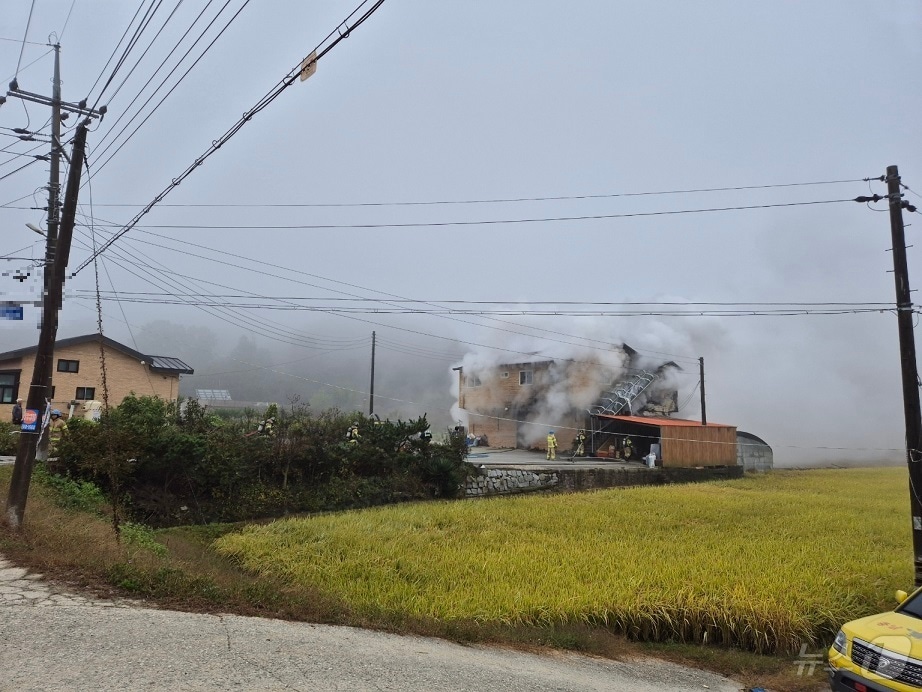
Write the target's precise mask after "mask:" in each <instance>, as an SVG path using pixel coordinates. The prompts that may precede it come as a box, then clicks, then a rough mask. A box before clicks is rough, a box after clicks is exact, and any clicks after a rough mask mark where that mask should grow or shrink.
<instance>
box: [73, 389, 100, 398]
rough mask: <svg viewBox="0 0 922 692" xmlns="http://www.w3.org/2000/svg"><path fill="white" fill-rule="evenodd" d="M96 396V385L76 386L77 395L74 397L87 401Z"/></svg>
mask: <svg viewBox="0 0 922 692" xmlns="http://www.w3.org/2000/svg"><path fill="white" fill-rule="evenodd" d="M95 398H96V387H77V396H75V397H74V399H79V400H80V401H89V400H90V399H95Z"/></svg>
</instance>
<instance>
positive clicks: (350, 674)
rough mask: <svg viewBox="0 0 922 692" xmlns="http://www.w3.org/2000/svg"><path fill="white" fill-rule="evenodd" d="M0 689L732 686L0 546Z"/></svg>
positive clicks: (646, 664)
mask: <svg viewBox="0 0 922 692" xmlns="http://www.w3.org/2000/svg"><path fill="white" fill-rule="evenodd" d="M0 671H2V672H0V690H4V691H5V690H17V692H25V691H27V690H42V691H45V690H78V691H79V690H94V691H95V690H161V689H169V690H304V691H311V692H313V691H315V690H316V691H324V692H325V691H327V690H330V691H332V690H349V691H353V690H356V691H360V690H400V691H401V692H424V691H425V692H439V691H446V692H447V691H455V690H457V691H461V690H470V691H472V692H473V691H475V690H476V691H481V690H503V692H545V691H547V692H550V691H551V690H554V691H557V692H562V691H570V690H572V691H573V692H576V691H577V690H579V691H588V690H630V691H631V692H659V691H661V690H663V691H665V690H668V691H670V692H691V691H692V690H695V691H696V692H700V691H701V690H714V691H716V692H737V691H738V690H739V689H740V687H741V686H740V685H738V684H736V683H734V682H732V681H730V680H727V679H726V678H722V677H719V676H717V675H713V674H711V673H705V672H701V671H697V670H691V669H687V668H683V667H681V666H677V665H674V664H671V663H665V662H662V661H656V660H642V661H634V662H630V663H624V662H616V661H609V660H604V659H596V658H590V657H587V656H579V655H575V654H563V653H560V654H553V655H547V656H538V655H533V654H525V653H520V652H516V651H508V650H504V649H498V648H491V647H483V646H460V645H457V644H452V643H449V642H445V641H442V640H439V639H431V638H423V637H405V636H397V635H391V634H381V633H377V632H370V631H366V630H360V629H355V628H351V627H330V626H326V625H311V624H307V623H296V622H286V621H283V620H270V619H265V618H251V617H240V616H236V615H218V616H216V615H200V614H195V613H181V612H174V611H169V610H157V609H153V608H148V607H145V606H144V604H142V603H138V602H133V601H105V600H96V599H91V598H85V597H83V596H78V595H75V594H71V593H68V592H66V591H64V590H62V589H60V588H58V587H56V586H55V585H54V584H50V583H46V582H44V581H42V580H41V579H40V577H39V576H38V575H33V574H28V573H27V572H26V570H24V569H20V568H17V567H13V566H11V565H10V564H9V563H8V562H6V561H4V560H3V559H2V558H0Z"/></svg>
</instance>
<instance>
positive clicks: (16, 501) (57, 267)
mask: <svg viewBox="0 0 922 692" xmlns="http://www.w3.org/2000/svg"><path fill="white" fill-rule="evenodd" d="M85 147H86V124H85V123H81V124H80V125H78V126H77V133H76V135H75V136H74V150H73V152H72V154H71V165H70V173H69V175H68V177H67V190H66V192H65V196H64V209H63V212H62V215H61V226H60V229H59V231H60V233H59V236H58V239H57V241H58V242H57V248H56V250H55V253H54V266H53V268H52V267H46V268H45V272H46V274H47V273H48V272H49V271H51V281H50V283H48V290H47V291H46V292H45V295H44V296H43V297H42V328H41V334H40V336H39V341H38V351H37V352H36V353H35V364H34V366H33V369H32V383H31V384H30V386H29V396H28V399H27V400H26V409H30V410H33V411H39V412H44V411H45V408H46V401H45V400H46V395H47V393H48V382H49V381H50V380H51V373H52V365H53V363H54V342H55V337H56V336H57V332H58V311H59V310H60V308H61V299H62V296H63V293H64V275H65V272H66V270H67V261H68V259H69V256H70V242H71V238H72V236H73V232H74V219H75V217H76V214H77V195H78V193H79V191H80V174H81V171H82V170H83V159H84V149H85ZM39 420H40V421H42V420H43V417H42V416H41V413H40V414H39ZM36 428H37V429H36V430H34V431H26V430H23V431H22V432H21V434H20V436H19V449H18V450H17V452H16V463H15V465H14V466H13V476H12V478H11V479H10V490H9V495H8V496H7V501H6V515H7V523H8V524H9V525H10V527H12V528H14V529H20V528H22V520H23V515H24V514H25V511H26V500H27V498H28V496H29V483H30V482H31V480H32V467H33V466H34V465H35V447H36V443H37V442H38V438H39V436H40V435H41V432H42V424H41V423H39V425H37V426H36Z"/></svg>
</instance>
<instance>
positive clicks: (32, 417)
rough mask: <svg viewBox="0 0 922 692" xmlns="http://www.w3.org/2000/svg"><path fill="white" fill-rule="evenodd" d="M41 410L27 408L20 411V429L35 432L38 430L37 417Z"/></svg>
mask: <svg viewBox="0 0 922 692" xmlns="http://www.w3.org/2000/svg"><path fill="white" fill-rule="evenodd" d="M39 414H41V411H39V410H38V409H35V408H27V409H26V410H25V411H23V412H22V431H23V432H35V431H36V430H38V417H39Z"/></svg>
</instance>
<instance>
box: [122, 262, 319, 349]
mask: <svg viewBox="0 0 922 692" xmlns="http://www.w3.org/2000/svg"><path fill="white" fill-rule="evenodd" d="M136 254H139V255H141V256H142V257H145V258H146V259H148V261H153V262H154V265H150V264H147V265H141V264H140V263H139V262H138V261H137V259H136V258H125V257H124V256H122V255H119V258H120V259H123V260H126V261H130V262H132V263H133V264H134V265H135V266H136V267H138V268H141V267H145V268H148V269H150V270H151V272H156V273H157V274H158V275H159V276H160V278H161V279H162V280H163V281H165V282H167V283H169V284H172V286H173V287H181V288H182V289H183V290H185V291H189V290H190V289H189V288H188V286H189V285H188V284H184V283H183V281H181V280H180V279H185V280H187V281H190V282H192V283H199V284H201V283H209V284H213V285H216V286H220V287H222V288H227V287H226V286H223V285H221V284H215V283H214V282H208V281H203V280H199V279H195V278H193V277H188V276H185V275H181V274H178V273H176V272H172V271H170V270H169V269H167V267H165V266H164V265H163V264H162V263H159V262H156V261H155V260H151V258H149V257H148V256H146V255H145V254H144V253H140V252H137V253H136ZM155 265H156V266H155ZM119 266H122V268H123V269H124V268H125V267H124V266H123V265H119ZM132 273H133V272H132ZM135 276H137V274H135ZM170 277H174V278H170ZM177 277H178V278H177ZM148 283H150V282H148ZM167 290H168V291H169V292H170V295H172V296H174V297H175V298H177V299H178V301H179V302H181V303H183V304H192V301H191V300H189V299H188V298H183V297H182V296H183V295H185V294H177V293H176V291H175V290H170V289H169V288H167ZM254 295H257V294H254ZM122 300H123V301H124V300H125V299H124V298H123V299H122ZM126 302H127V301H126ZM211 307H216V308H218V309H219V310H220V306H217V305H215V306H211ZM206 312H207V311H206ZM209 314H213V313H209ZM221 314H222V315H223V318H224V319H225V320H227V319H229V318H230V316H231V315H233V316H235V317H236V318H238V319H239V320H242V321H243V322H244V323H247V324H249V325H250V327H251V329H250V331H253V333H257V334H260V335H263V336H267V338H273V339H276V340H279V338H278V337H283V338H284V339H287V340H288V341H286V343H291V344H292V345H302V346H305V347H307V348H317V347H318V346H317V345H316V344H317V343H319V341H318V339H316V338H313V337H308V336H304V335H301V334H299V333H298V332H294V331H291V330H289V329H286V328H285V327H284V325H281V323H277V322H273V321H272V320H265V319H264V320H259V319H256V318H253V317H252V316H250V315H244V314H235V313H233V312H230V313H228V311H227V310H223V311H221ZM234 323H235V324H236V325H237V326H242V325H241V324H240V322H236V321H235V322H234ZM273 325H276V326H273ZM253 328H256V329H258V330H262V331H254V329H253ZM291 339H294V341H291ZM325 340H326V341H330V340H329V339H325Z"/></svg>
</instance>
